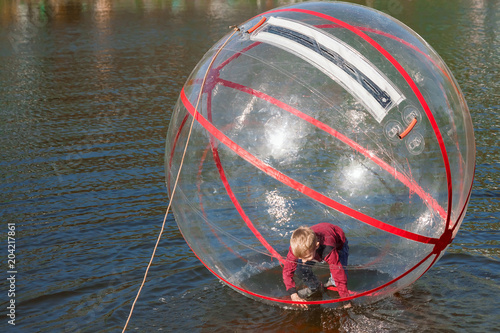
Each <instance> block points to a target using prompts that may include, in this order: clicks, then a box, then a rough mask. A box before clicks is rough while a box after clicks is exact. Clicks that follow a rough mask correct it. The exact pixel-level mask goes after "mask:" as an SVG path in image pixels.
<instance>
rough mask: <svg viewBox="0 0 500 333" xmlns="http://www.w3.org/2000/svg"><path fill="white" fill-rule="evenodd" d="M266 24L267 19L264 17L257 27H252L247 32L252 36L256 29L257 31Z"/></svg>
mask: <svg viewBox="0 0 500 333" xmlns="http://www.w3.org/2000/svg"><path fill="white" fill-rule="evenodd" d="M264 22H266V18H265V17H262V18H261V19H260V21H259V22H258V23H257V24H256V25H254V26H253V27H251V28H250V29H248V30H247V32H248V33H249V34H251V33H252V32H254V31H255V29H257V28H258V27H260V26H261V25H262V24H263V23H264Z"/></svg>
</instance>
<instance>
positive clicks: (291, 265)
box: [283, 249, 297, 294]
mask: <svg viewBox="0 0 500 333" xmlns="http://www.w3.org/2000/svg"><path fill="white" fill-rule="evenodd" d="M296 269H297V258H296V257H295V256H294V255H293V253H292V250H291V249H289V250H288V254H287V256H286V261H285V264H284V265H283V282H284V283H285V287H286V290H287V291H288V292H289V293H290V294H293V293H296V292H297V290H296V289H295V281H293V275H294V274H295V270H296Z"/></svg>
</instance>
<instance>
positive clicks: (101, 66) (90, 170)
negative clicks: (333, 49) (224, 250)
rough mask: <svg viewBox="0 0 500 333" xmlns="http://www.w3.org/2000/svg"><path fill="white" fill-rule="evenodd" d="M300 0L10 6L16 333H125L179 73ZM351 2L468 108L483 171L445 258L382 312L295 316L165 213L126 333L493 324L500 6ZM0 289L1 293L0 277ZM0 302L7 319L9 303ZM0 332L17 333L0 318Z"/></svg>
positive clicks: (0, 126) (6, 163)
mask: <svg viewBox="0 0 500 333" xmlns="http://www.w3.org/2000/svg"><path fill="white" fill-rule="evenodd" d="M292 2H296V1H284V0H283V1H277V0H276V1H264V0H255V1H247V0H241V1H238V0H234V1H222V0H219V1H202V0H199V1H191V0H185V1H168V0H165V1H162V0H159V1H158V0H151V1H135V0H121V1H98V0H95V1H70V0H58V1H56V0H52V1H50V0H39V1H34V0H33V1H21V0H18V1H0V119H1V121H0V136H1V139H2V141H1V142H2V144H1V148H2V149H1V151H0V156H1V159H0V176H1V177H0V178H1V182H0V190H1V193H2V194H1V201H0V212H1V216H2V220H3V221H4V222H9V223H16V225H17V230H18V235H17V237H16V239H17V244H16V245H17V252H16V255H17V260H18V261H17V263H18V267H17V269H18V272H19V275H18V284H17V287H18V290H19V291H18V293H16V302H18V304H19V307H18V312H17V320H18V321H17V323H18V325H16V326H17V327H16V329H18V330H19V329H21V330H22V331H23V332H54V331H60V332H78V331H90V332H92V331H117V330H119V329H121V328H122V327H123V325H124V322H125V320H126V316H127V315H128V311H129V309H130V306H131V301H132V299H133V297H135V294H136V292H137V289H138V286H139V283H140V281H141V279H142V276H143V275H142V274H143V272H144V269H145V266H146V263H147V261H148V260H149V256H150V254H151V251H152V247H153V245H154V242H155V239H156V235H157V232H158V231H159V226H160V223H161V221H162V219H163V214H164V210H165V208H166V203H167V195H166V191H165V187H164V175H163V153H164V140H165V134H166V130H167V127H168V121H169V118H170V114H171V109H172V107H173V105H175V103H176V101H177V98H178V94H179V91H180V89H181V87H182V85H183V84H184V81H185V79H186V77H187V76H188V74H189V73H190V71H191V70H192V69H193V68H194V66H195V65H196V63H197V62H198V61H199V59H200V58H201V57H202V55H203V54H204V52H206V50H208V49H209V48H210V47H211V46H212V45H213V44H214V43H215V42H216V41H217V40H218V39H220V38H221V37H222V36H223V35H225V34H226V32H227V31H228V30H227V29H228V28H227V27H228V26H229V25H233V24H239V23H242V22H244V21H246V20H248V19H249V18H251V17H253V16H255V15H257V14H258V13H260V12H262V11H265V10H268V9H271V8H274V7H277V6H280V5H283V4H286V3H292ZM355 2H356V3H360V4H364V5H368V6H371V7H374V8H377V9H379V10H382V11H384V12H387V13H389V14H390V15H393V16H395V17H396V18H398V19H399V20H401V21H403V22H404V23H406V24H407V25H409V26H410V27H411V28H412V29H414V30H415V31H417V32H418V33H419V34H421V35H422V37H424V39H426V40H427V41H428V42H429V43H430V44H431V45H432V46H433V47H434V48H435V49H436V50H437V51H438V53H439V54H440V55H441V56H442V57H443V59H444V60H445V62H446V63H447V64H448V66H449V67H450V69H451V70H452V72H453V73H454V75H455V77H456V79H457V81H458V82H459V84H460V86H461V87H462V89H463V93H464V95H465V96H466V99H467V101H468V104H469V108H470V110H471V114H472V118H473V121H474V126H475V135H476V144H477V169H476V170H477V172H476V179H475V183H474V190H473V193H472V198H471V202H470V204H469V209H468V214H467V216H466V218H465V221H464V223H463V225H462V227H461V230H460V232H459V233H458V236H457V238H456V239H455V240H454V242H453V243H452V245H451V247H450V249H449V250H448V252H447V254H446V255H445V256H444V257H443V258H442V259H441V261H440V262H439V263H438V264H437V265H436V266H435V267H434V268H433V269H432V270H431V271H429V272H428V273H427V274H426V275H424V276H423V277H422V278H421V279H420V280H419V281H418V282H417V283H415V284H414V285H412V286H411V287H409V288H407V289H405V290H403V292H401V293H400V294H398V295H396V296H394V297H391V298H388V299H386V300H383V301H380V302H378V303H376V304H373V305H370V306H359V307H354V308H353V309H352V310H349V311H343V310H333V309H332V310H325V309H314V310H311V311H290V310H284V309H281V308H276V307H270V306H268V305H265V304H262V303H260V302H255V301H252V300H249V299H248V298H246V297H242V296H241V295H239V294H238V293H235V292H234V291H233V290H231V289H229V288H227V287H225V286H222V285H221V284H220V283H219V282H218V281H217V280H216V278H214V277H213V275H212V274H211V273H210V272H209V271H208V270H206V269H205V268H204V267H203V266H202V265H201V264H200V263H199V261H198V260H197V259H196V258H195V257H194V256H193V255H192V253H191V252H190V250H189V248H188V247H187V245H186V243H185V242H184V240H183V239H182V237H181V235H180V233H179V231H178V229H177V226H176V225H175V221H174V220H173V217H171V216H169V218H168V219H167V227H166V231H165V233H164V235H163V238H162V241H161V244H160V248H159V250H158V252H157V257H156V259H155V261H154V264H153V267H152V268H151V271H150V275H149V279H148V281H147V283H146V286H145V288H144V290H143V292H142V295H141V297H140V298H139V301H138V303H137V305H136V308H135V311H134V316H133V317H132V321H131V324H130V326H129V330H132V329H133V330H137V331H141V332H142V331H157V330H160V329H161V330H164V331H165V330H166V331H181V330H182V331H185V330H196V331H224V330H226V331H238V330H240V331H302V332H304V331H311V332H312V331H325V332H330V331H331V332H336V331H342V332H344V331H348V332H365V331H373V332H376V331H384V330H385V331H392V332H393V331H408V332H413V331H414V332H421V331H429V332H430V331H454V332H472V331H474V332H490V331H494V330H495V329H496V326H497V322H498V316H499V310H498V307H494V306H493V305H494V304H496V298H495V297H496V295H497V294H498V278H499V269H498V260H499V257H500V254H499V250H498V249H499V242H498V237H496V235H497V233H498V223H497V221H498V218H499V217H500V214H499V211H498V198H499V188H498V184H499V183H500V179H499V175H500V165H499V162H498V161H499V160H500V158H499V149H498V129H499V128H500V118H499V117H498V115H497V113H498V99H497V98H496V96H497V93H496V91H497V90H498V87H497V86H496V85H497V82H496V81H497V80H496V77H495V74H496V73H497V72H498V59H499V49H500V48H499V47H498V20H497V17H496V15H497V13H498V12H499V10H500V8H499V7H500V3H499V2H498V1H491V0H482V1H481V0H477V1H466V0H460V1H453V2H451V1H444V0H439V1H435V0H434V1H431V0H422V1H412V0H398V1H378V0H366V1H361V0H360V1H355ZM270 202H273V203H274V204H275V206H276V208H277V209H278V211H276V212H275V214H276V217H277V218H279V217H280V215H279V209H286V207H280V206H279V198H273V197H270ZM4 277H5V275H4ZM1 286H2V290H4V291H5V290H7V289H6V287H7V284H6V280H5V279H4V282H3V283H2V284H1ZM1 295H2V296H0V303H1V304H0V305H1V306H2V307H4V306H6V305H7V302H8V301H9V300H8V298H7V294H6V293H1ZM4 309H5V307H4ZM172 318H173V319H172ZM457 318H459V320H457ZM1 325H2V326H0V327H2V331H15V330H12V328H13V327H11V326H10V325H8V324H7V323H6V321H5V318H4V319H3V320H2V323H1Z"/></svg>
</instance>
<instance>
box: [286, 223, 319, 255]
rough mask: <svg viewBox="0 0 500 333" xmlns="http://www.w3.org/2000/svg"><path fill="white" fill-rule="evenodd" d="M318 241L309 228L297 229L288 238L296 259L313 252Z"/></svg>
mask: <svg viewBox="0 0 500 333" xmlns="http://www.w3.org/2000/svg"><path fill="white" fill-rule="evenodd" d="M317 242H318V239H317V237H316V234H315V233H314V231H312V229H311V228H309V227H299V228H297V229H296V230H295V231H294V232H293V234H292V237H291V238H290V247H291V248H292V253H293V255H294V256H295V257H297V258H303V257H304V256H306V255H307V254H309V253H310V252H311V251H313V250H315V248H316V243H317Z"/></svg>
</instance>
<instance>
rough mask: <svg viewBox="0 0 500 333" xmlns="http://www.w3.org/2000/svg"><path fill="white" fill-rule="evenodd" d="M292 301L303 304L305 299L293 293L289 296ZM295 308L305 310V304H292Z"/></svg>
mask: <svg viewBox="0 0 500 333" xmlns="http://www.w3.org/2000/svg"><path fill="white" fill-rule="evenodd" d="M291 297H292V301H294V302H304V301H305V299H302V298H300V296H299V294H297V293H295V294H292V295H291ZM294 305H295V306H298V307H301V308H305V309H307V304H294Z"/></svg>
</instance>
